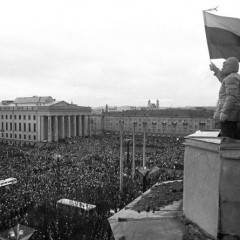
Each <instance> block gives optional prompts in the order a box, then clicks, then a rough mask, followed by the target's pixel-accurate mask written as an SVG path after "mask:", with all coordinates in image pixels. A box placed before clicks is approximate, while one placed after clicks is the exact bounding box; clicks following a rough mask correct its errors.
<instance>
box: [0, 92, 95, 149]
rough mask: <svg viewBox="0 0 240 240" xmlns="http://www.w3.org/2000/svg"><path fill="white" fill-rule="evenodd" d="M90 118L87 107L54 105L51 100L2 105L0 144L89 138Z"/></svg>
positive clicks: (16, 101)
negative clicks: (76, 137)
mask: <svg viewBox="0 0 240 240" xmlns="http://www.w3.org/2000/svg"><path fill="white" fill-rule="evenodd" d="M90 114H91V108H90V107H82V106H77V105H75V104H69V103H67V102H65V101H56V100H55V99H53V98H52V97H50V96H48V97H36V96H34V97H23V98H16V99H15V100H14V101H2V103H1V105H0V131H1V132H0V141H2V142H7V143H9V144H23V143H25V144H35V143H41V142H42V143H47V142H48V143H51V142H54V141H55V142H58V141H59V140H60V139H64V138H71V137H75V136H87V135H90V134H91V128H90Z"/></svg>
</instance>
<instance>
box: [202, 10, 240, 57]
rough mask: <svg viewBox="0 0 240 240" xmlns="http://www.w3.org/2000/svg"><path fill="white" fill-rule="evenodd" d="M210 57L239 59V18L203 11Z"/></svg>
mask: <svg viewBox="0 0 240 240" xmlns="http://www.w3.org/2000/svg"><path fill="white" fill-rule="evenodd" d="M203 16H204V24H205V31H206V37H207V44H208V51H209V55H210V59H218V58H224V59H227V58H228V57H236V58H237V59H238V60H239V61H240V19H238V18H230V17H222V16H217V15H214V14H211V13H208V12H205V11H203Z"/></svg>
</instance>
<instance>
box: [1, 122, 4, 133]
mask: <svg viewBox="0 0 240 240" xmlns="http://www.w3.org/2000/svg"><path fill="white" fill-rule="evenodd" d="M1 125H2V126H1V128H2V131H3V130H4V126H3V122H2V124H1Z"/></svg>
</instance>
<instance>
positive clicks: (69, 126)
mask: <svg viewBox="0 0 240 240" xmlns="http://www.w3.org/2000/svg"><path fill="white" fill-rule="evenodd" d="M67 136H68V138H70V137H71V116H70V115H69V116H68V135H67Z"/></svg>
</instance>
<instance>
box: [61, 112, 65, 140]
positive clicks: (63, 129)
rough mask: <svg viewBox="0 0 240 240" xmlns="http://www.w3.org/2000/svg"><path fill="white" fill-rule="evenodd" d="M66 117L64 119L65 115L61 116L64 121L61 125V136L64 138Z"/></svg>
mask: <svg viewBox="0 0 240 240" xmlns="http://www.w3.org/2000/svg"><path fill="white" fill-rule="evenodd" d="M64 120H65V119H64V116H62V117H61V121H62V123H61V126H62V132H61V133H62V134H61V137H62V138H65V121H64Z"/></svg>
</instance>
